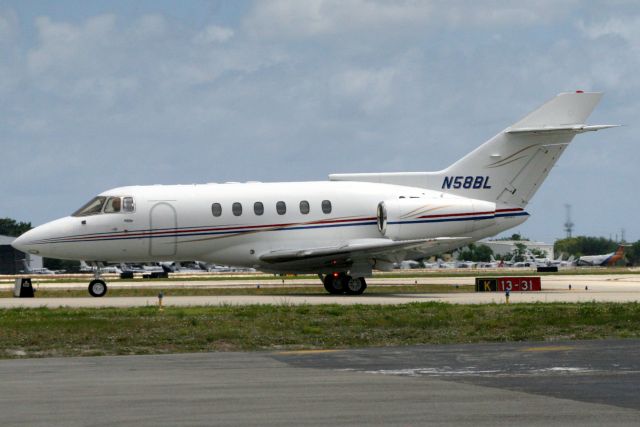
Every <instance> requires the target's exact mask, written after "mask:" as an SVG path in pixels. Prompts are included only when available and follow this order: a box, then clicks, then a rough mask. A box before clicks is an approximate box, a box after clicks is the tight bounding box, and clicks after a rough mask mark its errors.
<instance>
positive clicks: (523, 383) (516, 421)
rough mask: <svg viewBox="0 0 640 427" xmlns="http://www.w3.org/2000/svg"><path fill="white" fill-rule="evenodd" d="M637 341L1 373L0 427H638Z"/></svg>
mask: <svg viewBox="0 0 640 427" xmlns="http://www.w3.org/2000/svg"><path fill="white" fill-rule="evenodd" d="M639 380H640V341H638V340H627V341H606V340H605V341H589V342H555V343H517V344H468V345H445V346H442V345H440V346H437V345H429V346H412V347H399V348H376V349H358V350H339V351H289V352H287V351H283V352H275V353H274V352H269V353H202V354H181V355H160V356H116V357H87V358H66V359H57V358H54V359H25V360H4V361H0V383H1V384H2V387H0V423H1V424H2V425H7V426H11V425H30V426H38V425H42V426H45V425H46V426H52V425H53V426H58V425H59V426H62V425H64V426H80V425H82V426H106V425H114V424H121V425H137V426H152V425H153V426H157V425H172V426H181V425H318V426H319V425H322V426H325V425H426V424H428V425H450V424H456V425H470V426H495V425H537V426H553V425H562V426H590V425H638V420H640V393H638V386H637V384H638V383H639Z"/></svg>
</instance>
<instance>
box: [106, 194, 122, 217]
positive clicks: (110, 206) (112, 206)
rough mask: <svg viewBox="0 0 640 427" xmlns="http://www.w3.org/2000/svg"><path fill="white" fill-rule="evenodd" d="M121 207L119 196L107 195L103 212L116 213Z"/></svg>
mask: <svg viewBox="0 0 640 427" xmlns="http://www.w3.org/2000/svg"><path fill="white" fill-rule="evenodd" d="M121 209H122V200H120V197H109V199H107V203H106V204H105V206H104V213H118V212H120V210H121Z"/></svg>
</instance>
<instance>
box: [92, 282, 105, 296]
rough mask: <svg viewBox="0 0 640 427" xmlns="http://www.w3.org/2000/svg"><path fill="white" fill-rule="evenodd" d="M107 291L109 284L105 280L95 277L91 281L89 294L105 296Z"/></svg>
mask: <svg viewBox="0 0 640 427" xmlns="http://www.w3.org/2000/svg"><path fill="white" fill-rule="evenodd" d="M106 293H107V284H106V283H105V281H104V280H101V279H94V280H92V281H91V282H90V283H89V294H91V296H92V297H103V296H104V295H105V294H106Z"/></svg>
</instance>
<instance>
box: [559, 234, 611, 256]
mask: <svg viewBox="0 0 640 427" xmlns="http://www.w3.org/2000/svg"><path fill="white" fill-rule="evenodd" d="M617 247H618V242H615V241H613V240H611V239H605V238H604V237H591V236H577V237H571V238H566V239H560V240H557V241H556V243H555V244H554V252H555V253H565V254H569V255H574V256H576V257H580V256H582V255H600V254H606V253H609V252H613V251H615V250H616V248H617Z"/></svg>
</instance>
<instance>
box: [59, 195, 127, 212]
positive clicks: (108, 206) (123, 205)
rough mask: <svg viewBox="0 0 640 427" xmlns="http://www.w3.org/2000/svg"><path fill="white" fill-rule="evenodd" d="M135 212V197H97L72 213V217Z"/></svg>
mask: <svg viewBox="0 0 640 427" xmlns="http://www.w3.org/2000/svg"><path fill="white" fill-rule="evenodd" d="M135 210H136V204H135V202H134V201H133V197H130V196H126V197H120V196H111V197H105V196H97V197H94V198H93V199H91V200H90V201H89V203H87V204H86V205H84V206H83V207H81V208H80V209H78V210H77V211H75V212H74V213H72V214H71V216H89V215H97V214H100V213H102V212H104V213H108V214H109V213H120V212H125V213H132V212H135Z"/></svg>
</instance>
